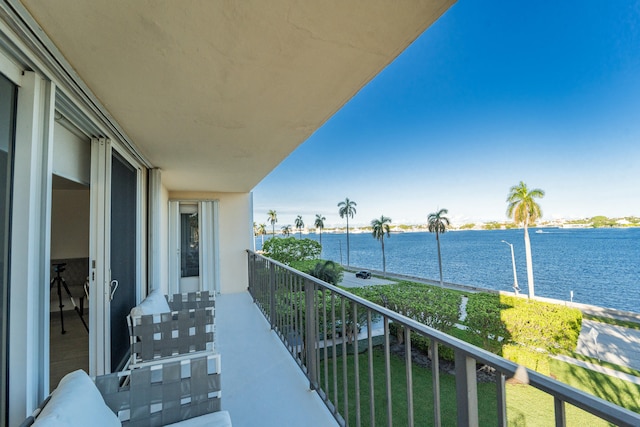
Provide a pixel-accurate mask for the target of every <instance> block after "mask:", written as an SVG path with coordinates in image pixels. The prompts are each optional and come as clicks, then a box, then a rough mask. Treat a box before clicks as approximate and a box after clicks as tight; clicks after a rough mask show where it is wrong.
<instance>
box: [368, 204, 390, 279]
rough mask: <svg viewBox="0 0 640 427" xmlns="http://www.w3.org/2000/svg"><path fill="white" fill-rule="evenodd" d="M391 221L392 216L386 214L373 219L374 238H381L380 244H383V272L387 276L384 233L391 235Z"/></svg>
mask: <svg viewBox="0 0 640 427" xmlns="http://www.w3.org/2000/svg"><path fill="white" fill-rule="evenodd" d="M390 223H391V218H389V217H386V216H384V215H381V216H380V218H379V219H378V218H374V219H372V220H371V228H372V229H373V232H372V233H371V234H372V235H373V237H374V238H376V239H378V240H380V244H381V245H382V273H383V274H384V276H385V277H386V276H387V260H386V258H385V256H384V234H385V233H387V236H388V237H391V234H390V233H391V229H390V228H389V224H390Z"/></svg>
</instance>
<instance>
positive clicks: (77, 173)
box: [53, 122, 91, 185]
mask: <svg viewBox="0 0 640 427" xmlns="http://www.w3.org/2000/svg"><path fill="white" fill-rule="evenodd" d="M53 173H54V174H55V175H58V176H61V177H63V178H67V179H69V180H71V181H74V182H79V183H81V184H84V185H89V182H90V181H91V144H90V142H89V140H88V139H87V138H86V137H85V138H81V137H79V136H78V135H76V134H74V133H72V132H71V131H69V130H68V129H67V128H65V127H64V126H62V125H61V124H60V123H58V122H56V123H55V125H54V128H53Z"/></svg>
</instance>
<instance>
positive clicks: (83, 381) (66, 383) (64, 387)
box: [33, 369, 121, 427]
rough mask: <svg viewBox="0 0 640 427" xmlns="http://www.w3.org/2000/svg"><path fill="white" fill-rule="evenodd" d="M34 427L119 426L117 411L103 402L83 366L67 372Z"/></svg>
mask: <svg viewBox="0 0 640 427" xmlns="http://www.w3.org/2000/svg"><path fill="white" fill-rule="evenodd" d="M33 425H34V427H56V426H67V427H73V426H83V427H86V426H91V427H110V426H114V427H116V426H118V427H120V426H121V424H120V421H119V420H118V417H117V416H116V414H114V413H113V412H112V411H111V409H109V407H108V406H107V405H106V404H105V403H104V399H103V398H102V395H101V394H100V392H99V391H98V389H97V388H96V386H95V384H94V383H93V381H92V380H91V378H89V376H88V375H87V374H86V372H84V371H83V370H82V369H78V370H77V371H74V372H71V373H69V374H67V375H65V377H64V378H62V379H61V380H60V383H59V384H58V388H56V389H55V390H54V391H53V393H51V400H49V402H47V404H46V405H45V406H44V408H43V409H42V411H41V412H40V414H39V415H38V417H37V418H36V421H35V423H34V424H33Z"/></svg>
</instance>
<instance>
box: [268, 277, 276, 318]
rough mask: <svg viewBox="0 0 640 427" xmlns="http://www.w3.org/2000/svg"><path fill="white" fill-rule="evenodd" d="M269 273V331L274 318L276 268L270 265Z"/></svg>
mask: <svg viewBox="0 0 640 427" xmlns="http://www.w3.org/2000/svg"><path fill="white" fill-rule="evenodd" d="M270 267H271V271H270V272H269V273H270V274H269V323H270V324H271V329H273V324H274V322H275V318H276V266H275V264H271V266H270Z"/></svg>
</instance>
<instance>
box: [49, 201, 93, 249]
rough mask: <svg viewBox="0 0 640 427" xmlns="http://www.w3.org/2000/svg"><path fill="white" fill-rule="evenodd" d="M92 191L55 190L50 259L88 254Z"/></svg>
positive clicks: (52, 207)
mask: <svg viewBox="0 0 640 427" xmlns="http://www.w3.org/2000/svg"><path fill="white" fill-rule="evenodd" d="M89 197H90V191H89V189H86V190H53V191H52V195H51V199H52V200H51V202H52V204H51V259H65V258H88V257H89V203H90V198H89Z"/></svg>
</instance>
